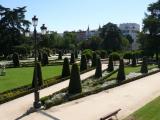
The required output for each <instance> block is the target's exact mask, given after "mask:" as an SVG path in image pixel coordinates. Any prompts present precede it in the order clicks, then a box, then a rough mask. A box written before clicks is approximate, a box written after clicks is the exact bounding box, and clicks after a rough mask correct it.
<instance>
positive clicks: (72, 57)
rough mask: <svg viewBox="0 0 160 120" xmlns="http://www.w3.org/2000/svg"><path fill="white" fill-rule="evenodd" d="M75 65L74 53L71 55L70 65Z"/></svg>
mask: <svg viewBox="0 0 160 120" xmlns="http://www.w3.org/2000/svg"><path fill="white" fill-rule="evenodd" d="M73 63H75V56H74V53H71V59H70V64H73Z"/></svg>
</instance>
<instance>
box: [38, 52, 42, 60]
mask: <svg viewBox="0 0 160 120" xmlns="http://www.w3.org/2000/svg"><path fill="white" fill-rule="evenodd" d="M38 61H39V62H40V61H42V54H41V53H38Z"/></svg>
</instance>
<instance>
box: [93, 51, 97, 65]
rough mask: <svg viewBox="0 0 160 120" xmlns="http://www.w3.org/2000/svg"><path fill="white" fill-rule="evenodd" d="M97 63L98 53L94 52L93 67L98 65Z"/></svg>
mask: <svg viewBox="0 0 160 120" xmlns="http://www.w3.org/2000/svg"><path fill="white" fill-rule="evenodd" d="M96 63H97V54H96V53H95V52H94V53H93V57H92V67H96Z"/></svg>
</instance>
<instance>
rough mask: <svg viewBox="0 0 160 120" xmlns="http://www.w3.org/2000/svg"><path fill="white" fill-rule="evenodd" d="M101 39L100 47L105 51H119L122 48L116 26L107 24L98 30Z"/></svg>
mask: <svg viewBox="0 0 160 120" xmlns="http://www.w3.org/2000/svg"><path fill="white" fill-rule="evenodd" d="M100 37H101V38H103V42H102V47H103V48H104V49H106V50H113V51H115V50H120V49H121V48H122V34H121V31H120V29H119V28H118V27H117V25H116V24H113V23H108V24H106V25H104V26H103V27H102V28H101V29H100Z"/></svg>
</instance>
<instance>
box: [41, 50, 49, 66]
mask: <svg viewBox="0 0 160 120" xmlns="http://www.w3.org/2000/svg"><path fill="white" fill-rule="evenodd" d="M41 63H42V65H48V63H49V62H48V55H47V53H43V55H42V61H41Z"/></svg>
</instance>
